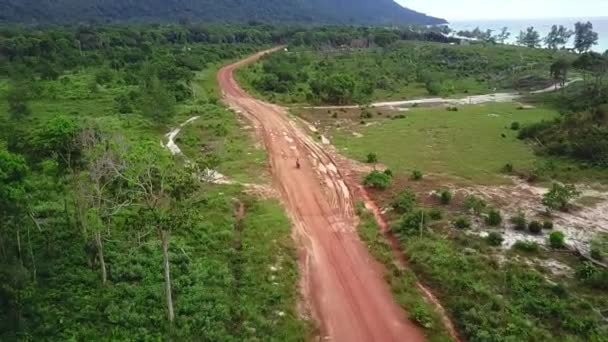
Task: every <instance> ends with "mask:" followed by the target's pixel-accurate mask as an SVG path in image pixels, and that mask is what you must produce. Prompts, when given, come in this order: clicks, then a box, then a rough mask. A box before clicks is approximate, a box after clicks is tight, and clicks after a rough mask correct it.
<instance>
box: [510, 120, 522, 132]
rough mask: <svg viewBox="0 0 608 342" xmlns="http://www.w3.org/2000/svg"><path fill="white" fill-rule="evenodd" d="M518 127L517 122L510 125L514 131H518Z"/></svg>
mask: <svg viewBox="0 0 608 342" xmlns="http://www.w3.org/2000/svg"><path fill="white" fill-rule="evenodd" d="M520 127H521V126H520V125H519V122H517V121H515V122H513V123H511V129H512V130H514V131H519V129H520Z"/></svg>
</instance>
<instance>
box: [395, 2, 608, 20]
mask: <svg viewBox="0 0 608 342" xmlns="http://www.w3.org/2000/svg"><path fill="white" fill-rule="evenodd" d="M396 1H397V2H398V3H400V4H402V5H403V6H405V7H409V8H411V9H413V10H416V11H418V12H423V13H426V14H429V15H433V16H436V17H441V18H445V19H447V20H448V21H451V20H458V19H516V18H535V19H537V18H564V17H599V16H608V0H396Z"/></svg>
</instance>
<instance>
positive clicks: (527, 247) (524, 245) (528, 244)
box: [513, 241, 540, 253]
mask: <svg viewBox="0 0 608 342" xmlns="http://www.w3.org/2000/svg"><path fill="white" fill-rule="evenodd" d="M513 249H516V250H518V251H522V252H526V253H538V252H540V245H539V244H538V243H536V242H534V241H517V242H515V244H514V245H513Z"/></svg>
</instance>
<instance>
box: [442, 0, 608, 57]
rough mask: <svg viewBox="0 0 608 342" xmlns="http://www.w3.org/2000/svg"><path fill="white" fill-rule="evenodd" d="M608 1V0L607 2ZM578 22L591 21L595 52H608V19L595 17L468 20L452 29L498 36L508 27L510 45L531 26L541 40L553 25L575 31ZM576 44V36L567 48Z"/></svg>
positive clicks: (452, 24) (451, 23)
mask: <svg viewBox="0 0 608 342" xmlns="http://www.w3.org/2000/svg"><path fill="white" fill-rule="evenodd" d="M607 1H608V0H607ZM578 21H582V22H587V21H590V22H591V23H592V24H593V30H594V31H595V32H597V33H598V35H599V40H598V44H597V45H595V46H594V47H593V50H594V51H597V52H602V53H603V52H604V51H606V50H608V17H595V18H554V19H501V20H484V19H480V20H466V21H464V20H463V21H456V20H455V21H452V22H450V27H451V28H452V29H453V30H455V31H461V30H468V31H470V30H473V29H475V28H476V27H479V28H480V29H481V30H483V31H485V30H487V29H490V30H494V32H493V34H497V33H499V32H500V30H501V29H502V28H503V27H507V28H508V30H509V32H511V37H510V38H509V41H508V43H515V41H516V39H517V36H518V35H519V32H520V31H524V30H526V28H528V27H530V26H534V28H535V29H536V30H537V31H538V32H539V33H540V36H541V38H544V37H545V36H546V35H547V33H549V31H551V26H552V25H558V26H559V25H563V26H565V27H566V28H569V29H571V30H572V31H574V24H575V23H576V22H578ZM573 42H574V36H572V37H571V38H570V41H569V43H568V45H567V47H572V43H573Z"/></svg>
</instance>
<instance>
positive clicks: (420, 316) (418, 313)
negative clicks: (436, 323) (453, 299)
mask: <svg viewBox="0 0 608 342" xmlns="http://www.w3.org/2000/svg"><path fill="white" fill-rule="evenodd" d="M409 313H410V315H411V317H412V319H413V320H414V322H416V323H418V324H419V325H420V326H421V327H424V328H426V329H431V328H432V327H433V315H432V314H431V311H430V310H429V308H428V307H427V306H426V305H421V304H417V305H414V306H413V307H412V308H411V309H410V310H409Z"/></svg>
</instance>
